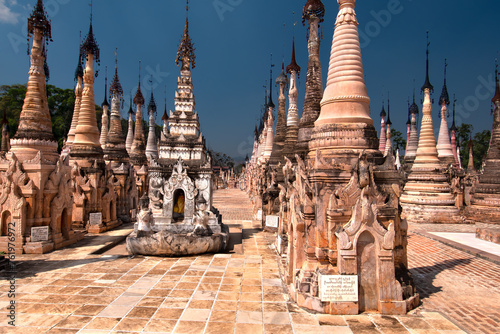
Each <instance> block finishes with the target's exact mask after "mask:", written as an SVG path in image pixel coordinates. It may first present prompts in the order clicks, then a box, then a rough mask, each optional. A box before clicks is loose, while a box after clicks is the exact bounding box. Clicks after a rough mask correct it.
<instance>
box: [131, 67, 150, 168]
mask: <svg viewBox="0 0 500 334" xmlns="http://www.w3.org/2000/svg"><path fill="white" fill-rule="evenodd" d="M133 102H134V104H135V106H136V113H135V133H134V141H133V142H132V147H131V153H130V160H131V162H132V164H134V165H136V166H140V165H144V164H145V163H146V143H145V139H144V138H145V137H144V129H143V127H142V122H143V119H142V106H143V105H144V103H145V101H144V96H143V95H142V91H141V62H140V61H139V85H138V86H137V92H136V93H135V96H134V101H133Z"/></svg>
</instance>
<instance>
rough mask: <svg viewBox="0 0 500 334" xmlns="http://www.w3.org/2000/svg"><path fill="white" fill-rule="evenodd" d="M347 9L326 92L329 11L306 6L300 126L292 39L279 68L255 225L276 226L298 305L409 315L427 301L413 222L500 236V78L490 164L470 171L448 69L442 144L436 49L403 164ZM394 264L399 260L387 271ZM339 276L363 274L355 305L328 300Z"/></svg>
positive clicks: (249, 169)
mask: <svg viewBox="0 0 500 334" xmlns="http://www.w3.org/2000/svg"><path fill="white" fill-rule="evenodd" d="M338 2H339V13H338V15H337V21H336V24H335V32H334V36H333V42H332V47H331V50H332V51H331V58H330V62H329V64H330V66H329V69H328V79H327V85H326V88H325V90H324V92H323V90H322V87H323V86H322V78H321V64H320V62H319V46H320V38H319V35H318V25H319V23H321V22H322V21H323V18H324V6H323V4H322V2H321V1H319V0H309V1H307V3H306V5H305V7H304V9H303V18H304V20H308V22H309V27H308V31H309V34H308V50H309V62H308V72H307V79H306V91H305V98H304V108H303V112H302V117H301V118H300V120H299V117H298V107H297V97H298V89H297V85H296V80H297V75H298V73H299V72H300V70H301V68H300V66H298V65H297V61H296V57H295V43H293V46H292V56H291V59H292V60H291V63H290V65H289V66H287V67H286V73H285V66H284V65H283V66H282V69H283V70H282V73H281V74H280V75H279V76H278V77H277V79H276V83H277V84H278V85H279V86H280V95H279V106H278V113H277V122H276V132H274V131H273V125H274V119H273V110H274V108H275V105H274V104H273V102H272V96H270V97H269V98H268V100H267V103H266V108H267V109H266V112H265V114H264V117H263V118H262V121H261V124H260V127H259V128H257V127H256V129H255V141H254V147H253V152H252V156H251V158H250V159H249V162H248V164H247V166H246V171H245V175H244V176H243V178H244V185H243V186H242V187H243V188H245V189H246V191H247V192H248V194H249V196H250V197H251V199H252V202H253V204H254V213H255V217H256V219H262V221H263V225H264V226H265V227H266V228H271V229H274V230H276V231H277V243H276V246H277V249H278V251H279V252H280V253H282V254H286V256H287V264H286V280H287V283H288V284H289V288H290V291H291V297H292V298H293V299H294V300H295V301H297V303H299V305H300V306H304V307H307V308H310V309H313V310H316V311H321V312H328V313H339V314H342V313H351V312H352V313H357V312H359V311H366V310H370V311H379V312H382V313H398V312H405V311H406V310H408V309H410V308H411V307H413V306H415V302H416V300H417V299H418V297H417V296H416V295H415V294H414V291H415V290H414V286H413V283H412V280H411V277H410V275H409V273H408V271H407V269H406V267H407V255H406V246H407V235H406V233H407V227H408V225H407V224H412V223H477V224H478V233H477V234H478V236H482V237H484V238H487V239H489V240H491V239H498V240H499V241H500V231H499V229H498V226H499V225H500V209H499V207H500V206H499V204H500V178H499V176H500V175H498V174H499V173H500V171H499V169H498V168H497V167H495V164H496V166H498V163H499V162H500V161H499V159H500V152H499V147H500V146H499V145H500V141H499V138H500V137H499V136H500V122H499V121H500V119H499V117H500V108H499V107H500V89H499V87H498V86H499V83H498V74H497V73H496V82H497V88H496V94H495V96H494V98H493V99H492V103H493V104H494V116H493V117H494V123H493V132H492V139H491V143H490V148H489V150H488V153H487V155H486V157H485V159H484V168H483V170H482V171H481V173H480V174H477V173H476V172H475V171H473V168H471V166H469V168H468V169H467V170H465V169H463V168H462V166H460V162H459V154H458V150H457V142H456V127H455V124H454V121H453V124H452V127H451V129H450V130H449V129H448V124H447V121H446V117H447V111H448V106H449V104H450V99H449V95H448V90H447V85H446V71H445V80H444V85H443V89H442V93H441V96H440V99H439V105H440V107H441V110H440V113H441V124H440V128H439V136H438V140H437V142H436V137H435V135H434V127H433V122H432V104H431V94H432V92H433V86H432V85H431V83H430V79H429V50H428V49H427V64H426V65H427V70H426V78H425V83H424V85H423V87H422V92H423V94H424V101H423V106H422V114H423V116H422V122H421V126H420V133H419V132H418V130H417V116H418V113H419V108H418V106H417V104H416V103H415V98H414V99H413V104H412V105H411V106H409V119H408V123H407V147H406V154H405V157H404V159H402V161H401V160H400V157H399V154H397V155H396V156H394V154H393V153H394V150H393V147H392V142H391V125H392V123H391V120H390V106H388V110H387V113H386V111H385V108H383V111H382V113H381V118H382V120H381V125H382V132H381V136H380V139H379V138H378V137H377V133H376V130H375V128H374V127H373V120H372V119H371V117H370V111H369V102H370V99H369V97H368V95H367V91H366V86H365V84H364V77H363V67H362V62H361V56H360V55H361V52H360V50H359V40H358V32H357V24H358V22H357V19H356V14H355V11H354V4H355V1H353V0H351V1H348V0H339V1H338ZM287 74H289V75H290V79H288V77H287ZM287 84H289V87H290V88H289V93H288V102H289V105H288V114H287V111H286V97H285V90H286V86H287ZM386 116H387V120H386V119H385V117H386ZM401 208H402V209H401ZM276 217H277V220H278V224H276ZM402 217H404V219H403V218H402ZM386 261H389V262H390V263H392V265H391V266H389V267H386V265H387V262H386ZM368 263H371V264H368ZM375 273H376V274H375ZM394 273H396V276H393V275H394ZM331 274H335V275H347V274H351V275H357V276H358V279H359V286H360V290H359V292H360V294H361V295H360V296H359V301H358V303H350V302H338V300H336V301H334V300H329V299H328V298H326V297H324V296H323V297H322V296H321V294H322V291H321V288H320V286H321V284H320V281H321V277H322V276H324V275H331ZM370 275H371V276H370ZM394 277H396V280H394ZM389 291H391V293H393V294H391V293H389Z"/></svg>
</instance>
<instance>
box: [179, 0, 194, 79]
mask: <svg viewBox="0 0 500 334" xmlns="http://www.w3.org/2000/svg"><path fill="white" fill-rule="evenodd" d="M188 13H189V0H186V24H185V25H184V34H183V35H182V39H181V40H180V44H179V49H178V50H177V58H176V59H175V63H176V64H177V66H179V62H181V63H182V66H181V70H182V69H186V70H187V69H189V66H190V65H191V67H192V68H195V67H196V65H195V60H196V56H195V54H194V51H195V50H196V49H195V48H194V46H193V41H192V40H191V37H189V17H188Z"/></svg>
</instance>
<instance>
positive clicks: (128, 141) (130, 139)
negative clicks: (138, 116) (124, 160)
mask: <svg viewBox="0 0 500 334" xmlns="http://www.w3.org/2000/svg"><path fill="white" fill-rule="evenodd" d="M129 105H130V106H129V109H128V131H127V139H126V140H125V148H126V149H127V153H128V154H129V155H130V152H131V151H132V143H133V141H134V118H133V116H134V110H132V92H130V103H129Z"/></svg>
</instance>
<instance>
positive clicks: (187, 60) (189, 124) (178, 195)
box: [146, 7, 220, 232]
mask: <svg viewBox="0 0 500 334" xmlns="http://www.w3.org/2000/svg"><path fill="white" fill-rule="evenodd" d="M187 12H188V7H187V8H186V13H187ZM195 59H196V56H195V54H194V47H193V43H192V40H191V37H190V36H189V19H188V17H187V15H186V23H185V26H184V34H183V35H182V39H181V41H180V45H179V49H178V52H177V58H176V63H177V65H179V64H180V65H181V66H180V67H181V69H180V76H179V77H178V79H177V91H176V92H175V98H174V103H175V109H174V111H173V112H172V111H171V112H170V115H169V117H168V127H164V129H163V133H162V135H161V138H160V142H159V144H158V159H157V160H156V159H151V160H150V164H149V198H150V208H151V209H152V210H153V215H154V220H155V229H158V230H168V231H173V230H176V231H179V230H183V229H185V230H186V231H190V230H192V227H193V225H192V224H193V215H194V213H195V209H196V205H195V200H200V201H205V203H206V204H207V206H208V208H209V209H210V208H211V207H212V195H213V194H212V191H213V189H212V182H213V179H212V176H213V172H212V165H211V158H210V156H209V154H208V151H207V148H206V144H205V138H204V137H203V135H202V133H201V130H200V122H199V117H198V113H197V112H196V110H195V106H196V104H195V98H194V94H193V81H192V78H191V69H192V68H194V67H195ZM150 109H151V108H150ZM146 154H148V151H147V150H146ZM209 224H210V226H212V228H213V229H215V230H218V231H219V232H220V227H218V225H217V221H216V219H215V218H210V222H209ZM214 232H215V231H214Z"/></svg>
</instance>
